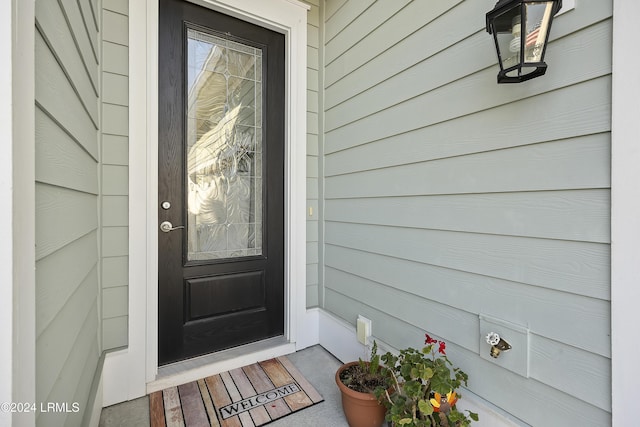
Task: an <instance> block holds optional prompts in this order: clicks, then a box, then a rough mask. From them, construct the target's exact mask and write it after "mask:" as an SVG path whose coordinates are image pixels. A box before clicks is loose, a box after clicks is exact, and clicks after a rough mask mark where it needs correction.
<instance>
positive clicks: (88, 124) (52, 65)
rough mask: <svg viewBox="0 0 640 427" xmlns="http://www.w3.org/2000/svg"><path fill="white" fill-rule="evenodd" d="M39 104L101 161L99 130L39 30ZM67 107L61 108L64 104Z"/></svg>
mask: <svg viewBox="0 0 640 427" xmlns="http://www.w3.org/2000/svg"><path fill="white" fill-rule="evenodd" d="M35 90H36V104H37V105H39V106H40V107H41V108H42V109H43V110H45V111H46V112H47V113H48V114H49V115H51V116H52V117H53V118H54V119H55V120H56V121H57V122H58V123H59V124H60V125H61V126H62V127H63V128H64V129H65V130H66V132H68V133H69V134H70V135H71V136H72V137H73V138H74V139H75V140H76V141H78V143H79V144H81V145H82V147H83V148H84V149H85V150H86V151H87V152H88V153H89V154H91V155H92V156H93V158H94V159H97V158H98V156H97V150H98V147H97V129H96V125H95V123H94V122H93V121H92V119H91V116H90V115H89V113H87V110H86V109H85V108H84V105H83V104H82V102H81V101H80V100H79V99H78V96H77V93H76V92H75V90H74V88H73V87H72V86H71V84H70V83H69V80H68V79H67V76H66V75H65V74H64V72H63V70H62V69H61V68H60V66H59V64H58V62H57V61H56V58H55V57H54V56H53V54H52V53H51V51H50V50H49V48H48V46H47V45H46V43H45V42H44V40H43V39H42V37H41V36H40V33H38V32H37V31H36V89H35ZM61 104H62V105H64V106H65V108H59V107H60V105H61Z"/></svg>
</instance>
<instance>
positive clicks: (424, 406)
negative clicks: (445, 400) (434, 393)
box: [418, 399, 433, 415]
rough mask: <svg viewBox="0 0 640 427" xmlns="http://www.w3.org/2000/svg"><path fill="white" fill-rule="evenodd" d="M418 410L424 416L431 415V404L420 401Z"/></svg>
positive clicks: (426, 401)
mask: <svg viewBox="0 0 640 427" xmlns="http://www.w3.org/2000/svg"><path fill="white" fill-rule="evenodd" d="M418 409H420V412H422V413H423V414H425V415H431V414H433V406H432V405H431V402H429V401H428V400H424V399H420V400H419V401H418Z"/></svg>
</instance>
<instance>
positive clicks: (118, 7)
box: [96, 0, 129, 15]
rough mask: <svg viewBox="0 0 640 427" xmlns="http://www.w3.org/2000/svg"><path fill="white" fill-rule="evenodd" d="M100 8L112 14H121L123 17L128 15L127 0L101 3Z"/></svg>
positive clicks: (110, 0)
mask: <svg viewBox="0 0 640 427" xmlns="http://www.w3.org/2000/svg"><path fill="white" fill-rule="evenodd" d="M96 1H97V0H96ZM102 8H103V9H105V10H110V11H112V12H116V13H121V14H123V15H129V0H108V1H103V2H102Z"/></svg>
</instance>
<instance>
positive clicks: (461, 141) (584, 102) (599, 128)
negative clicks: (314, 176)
mask: <svg viewBox="0 0 640 427" xmlns="http://www.w3.org/2000/svg"><path fill="white" fill-rule="evenodd" d="M583 89H584V88H583V87H582V85H577V86H571V87H569V88H566V89H563V90H561V91H556V92H551V93H548V94H543V95H541V96H539V97H534V98H529V99H526V100H523V101H519V102H517V103H515V104H507V105H503V106H500V107H497V108H494V109H491V110H485V111H481V112H479V113H474V114H471V115H468V116H465V117H462V118H459V119H456V120H449V121H445V122H441V123H437V124H434V125H429V126H426V127H424V128H420V129H417V130H414V131H410V132H405V133H401V134H399V135H394V136H392V137H389V138H384V139H378V140H376V141H373V142H369V143H365V144H362V145H358V146H355V145H353V144H354V141H343V140H336V139H330V141H327V145H330V147H329V146H327V147H326V149H327V150H331V151H332V152H331V153H328V154H327V156H326V162H325V163H326V166H325V170H326V174H327V175H328V176H332V175H338V174H341V173H346V172H353V171H358V170H367V169H377V168H382V167H389V166H395V165H399V164H405V163H415V162H419V161H426V160H433V159H438V158H446V157H453V156H460V155H464V154H471V153H477V152H483V151H491V150H497V149H501V148H509V147H516V146H522V145H529V144H535V143H540V142H545V141H554V140H560V139H566V138H574V137H577V136H581V135H593V134H603V133H607V132H609V130H610V129H611V119H610V117H611V100H610V97H608V96H605V94H606V91H607V90H608V88H607V87H606V86H599V89H595V90H594V87H593V86H591V87H590V88H586V89H587V92H590V93H591V95H596V94H597V95H602V96H590V97H587V98H585V96H583V94H584V91H583ZM530 117H544V118H545V119H546V120H545V126H543V127H540V126H539V124H538V122H537V121H532V120H531V119H530ZM505 118H508V119H507V120H506V121H505ZM552 118H555V119H558V120H555V119H554V120H552ZM605 137H607V138H608V136H605ZM330 142H331V143H330Z"/></svg>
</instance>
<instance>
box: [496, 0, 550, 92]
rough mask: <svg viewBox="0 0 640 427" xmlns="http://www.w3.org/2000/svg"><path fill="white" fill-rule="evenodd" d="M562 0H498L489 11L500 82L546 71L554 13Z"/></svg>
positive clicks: (529, 77) (535, 75)
mask: <svg viewBox="0 0 640 427" xmlns="http://www.w3.org/2000/svg"><path fill="white" fill-rule="evenodd" d="M561 8H562V0H499V1H498V3H496V5H495V7H494V8H493V10H491V11H490V12H488V13H487V32H488V33H489V34H492V35H493V41H494V43H495V46H496V52H497V53H498V63H499V64H500V72H499V73H498V83H520V82H524V81H526V80H530V79H533V78H535V77H539V76H542V75H543V74H544V73H545V72H546V71H547V64H546V63H545V62H544V55H545V53H546V50H547V42H548V40H549V32H550V31H551V23H552V22H553V17H554V16H555V14H556V13H558V11H559V10H560V9H561Z"/></svg>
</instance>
